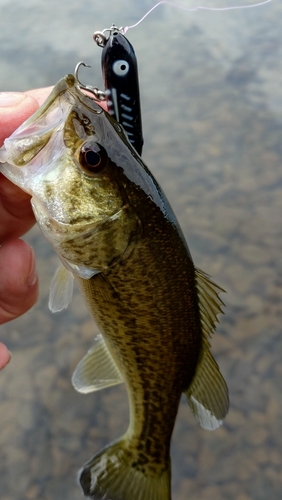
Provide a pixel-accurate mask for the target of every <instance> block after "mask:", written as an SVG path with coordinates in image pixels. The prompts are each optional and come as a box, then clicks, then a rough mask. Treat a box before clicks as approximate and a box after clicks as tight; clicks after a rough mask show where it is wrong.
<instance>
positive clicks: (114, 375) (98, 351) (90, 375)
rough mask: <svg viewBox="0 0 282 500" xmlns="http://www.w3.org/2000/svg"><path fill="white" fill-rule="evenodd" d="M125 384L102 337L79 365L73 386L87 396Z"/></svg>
mask: <svg viewBox="0 0 282 500" xmlns="http://www.w3.org/2000/svg"><path fill="white" fill-rule="evenodd" d="M122 382H123V378H122V375H121V373H120V371H119V369H118V367H117V365H116V363H115V362H114V360H113V358H112V355H111V353H110V351H109V350H108V348H107V346H106V343H105V340H104V339H103V337H102V335H101V334H100V335H97V337H96V339H95V344H94V346H93V347H92V348H91V349H90V350H89V351H88V352H87V354H86V355H85V356H84V357H83V358H82V360H81V361H80V362H79V363H78V365H77V367H76V369H75V371H74V373H73V376H72V384H73V386H74V388H75V389H76V390H77V391H78V392H82V393H83V394H87V393H89V392H94V391H99V390H100V389H104V388H105V387H109V386H111V385H117V384H120V383H122Z"/></svg>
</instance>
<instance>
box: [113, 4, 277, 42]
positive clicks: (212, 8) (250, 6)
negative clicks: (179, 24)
mask: <svg viewBox="0 0 282 500" xmlns="http://www.w3.org/2000/svg"><path fill="white" fill-rule="evenodd" d="M270 2H272V0H264V1H263V2H260V3H254V4H251V5H234V6H232V7H206V6H205V5H197V6H196V7H183V6H182V5H179V4H175V3H173V2H169V1H167V0H162V1H161V2H158V3H157V4H156V5H154V7H152V8H151V9H150V10H149V11H148V12H147V13H146V14H145V15H144V16H143V17H141V19H139V21H138V22H137V23H135V24H132V25H131V26H125V27H124V28H121V29H120V30H121V31H122V33H123V34H125V33H126V32H127V31H128V30H130V29H132V28H135V27H136V26H138V25H139V24H140V23H142V21H144V19H145V18H146V17H147V16H149V14H151V12H153V10H155V9H156V8H157V7H159V5H162V4H167V5H171V6H172V7H176V8H178V9H182V10H186V11H188V12H196V11H198V10H210V11H216V12H218V11H221V12H222V11H227V10H239V9H252V8H255V7H261V6H262V5H265V4H267V3H270Z"/></svg>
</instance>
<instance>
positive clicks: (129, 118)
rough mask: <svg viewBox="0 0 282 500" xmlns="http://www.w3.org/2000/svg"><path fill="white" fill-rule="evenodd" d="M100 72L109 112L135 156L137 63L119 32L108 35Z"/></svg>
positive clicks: (138, 136) (139, 127) (138, 130)
mask: <svg viewBox="0 0 282 500" xmlns="http://www.w3.org/2000/svg"><path fill="white" fill-rule="evenodd" d="M102 72H103V77H104V85H105V94H106V100H107V105H108V112H109V114H110V115H112V116H113V117H114V118H115V119H116V120H117V121H118V122H119V123H120V124H121V125H122V126H123V128H124V129H125V131H126V133H127V135H128V139H129V140H130V142H131V144H132V145H133V147H134V148H135V149H136V151H137V153H138V154H139V155H141V153H142V146H143V135H142V120H141V107H140V93H139V82H138V69H137V60H136V56H135V52H134V49H133V47H132V45H131V43H130V42H129V41H128V40H127V38H126V37H125V36H124V35H123V34H122V33H121V32H120V31H119V30H114V31H111V33H110V36H109V38H108V40H107V42H106V44H105V46H104V48H103V52H102Z"/></svg>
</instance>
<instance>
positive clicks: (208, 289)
mask: <svg viewBox="0 0 282 500" xmlns="http://www.w3.org/2000/svg"><path fill="white" fill-rule="evenodd" d="M196 287H197V292H198V300H199V308H200V319H201V326H202V333H203V339H202V348H201V353H200V357H199V361H198V365H197V368H196V372H195V375H194V378H193V380H192V383H191V384H190V385H189V387H188V389H187V390H186V391H185V394H186V396H187V399H188V404H189V406H190V408H191V410H192V412H193V414H194V415H195V417H196V419H197V420H198V422H199V424H200V425H201V426H202V427H203V428H204V429H209V430H213V429H216V428H217V427H219V426H220V425H221V424H222V421H223V419H224V417H225V415H226V413H227V411H228V407H229V399H228V389H227V385H226V383H225V380H224V378H223V377H222V375H221V373H220V370H219V367H218V365H217V363H216V361H215V360H214V358H213V356H212V354H211V353H210V350H209V348H210V344H209V341H208V338H209V337H210V336H211V334H212V333H214V331H215V326H216V322H218V319H217V315H218V314H219V313H220V312H222V309H221V306H222V305H223V302H222V300H221V299H220V298H219V296H218V293H219V292H223V291H224V290H223V289H222V288H220V287H219V286H217V285H216V284H215V283H213V282H212V281H211V280H210V279H209V277H208V276H207V275H206V274H205V273H203V272H202V271H200V270H199V269H196Z"/></svg>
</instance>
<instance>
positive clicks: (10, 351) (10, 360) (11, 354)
mask: <svg viewBox="0 0 282 500" xmlns="http://www.w3.org/2000/svg"><path fill="white" fill-rule="evenodd" d="M8 353H9V355H10V358H9V361H8V363H10V361H11V359H12V353H11V351H9V350H8ZM8 363H7V364H8Z"/></svg>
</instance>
